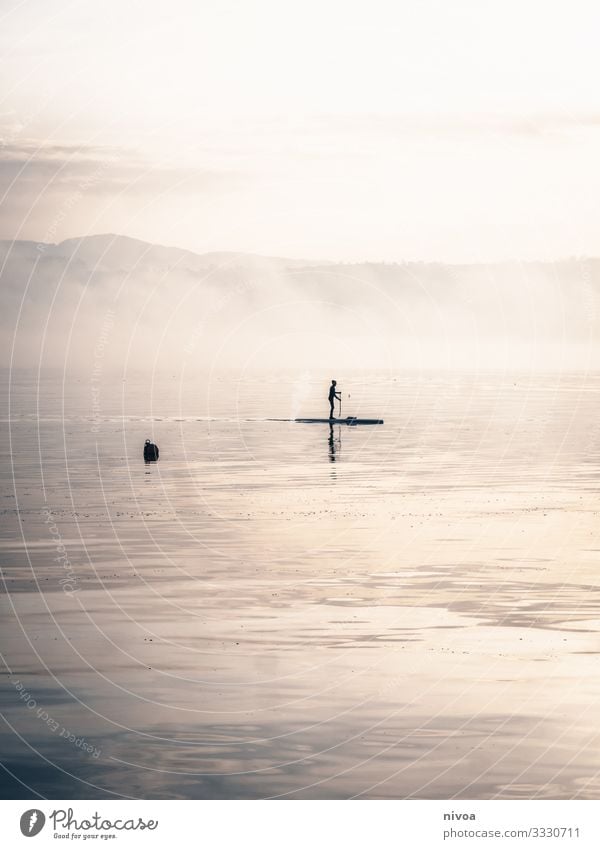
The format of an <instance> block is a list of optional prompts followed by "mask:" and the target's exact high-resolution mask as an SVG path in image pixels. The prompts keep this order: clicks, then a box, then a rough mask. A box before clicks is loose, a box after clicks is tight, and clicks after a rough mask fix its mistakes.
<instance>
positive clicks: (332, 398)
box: [329, 380, 342, 419]
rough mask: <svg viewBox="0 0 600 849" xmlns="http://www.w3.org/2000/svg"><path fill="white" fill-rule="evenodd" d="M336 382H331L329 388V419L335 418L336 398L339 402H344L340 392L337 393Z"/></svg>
mask: <svg viewBox="0 0 600 849" xmlns="http://www.w3.org/2000/svg"><path fill="white" fill-rule="evenodd" d="M335 387H336V381H335V380H332V381H331V386H330V387H329V418H330V419H332V418H333V417H334V416H333V405H334V404H335V401H336V398H337V400H338V401H341V400H342V395H341V393H340V392H337V391H336V388H335Z"/></svg>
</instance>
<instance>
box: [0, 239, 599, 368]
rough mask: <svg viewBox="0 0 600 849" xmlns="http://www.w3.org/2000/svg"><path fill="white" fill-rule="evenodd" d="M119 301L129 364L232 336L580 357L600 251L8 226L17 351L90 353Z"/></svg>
mask: <svg viewBox="0 0 600 849" xmlns="http://www.w3.org/2000/svg"><path fill="white" fill-rule="evenodd" d="M107 316H109V317H110V323H111V331H110V337H111V342H110V346H108V347H106V351H105V354H104V356H105V358H106V362H107V363H110V364H111V365H112V366H115V367H118V366H119V364H120V363H121V362H122V361H123V358H126V359H127V361H128V362H132V363H136V364H137V365H144V364H146V363H147V362H148V361H149V359H156V356H157V351H160V352H161V356H163V357H164V358H165V361H168V362H169V363H173V362H180V361H182V358H184V359H185V357H186V356H192V354H191V352H193V355H194V356H195V357H199V358H200V359H201V360H202V361H203V362H206V361H207V360H208V359H210V358H211V357H214V356H215V355H216V354H215V352H218V355H219V357H222V358H223V362H227V364H229V365H236V364H239V363H242V362H252V363H253V364H263V365H264V364H266V365H268V364H269V363H270V362H273V361H274V362H276V363H277V364H281V365H293V366H303V365H306V364H310V363H313V362H326V363H329V362H332V361H333V362H338V361H339V362H340V363H342V362H344V363H346V362H347V363H351V364H352V363H354V362H360V363H361V364H362V363H364V364H370V365H372V366H373V367H375V366H378V367H379V366H386V365H387V364H390V363H392V362H393V367H394V368H396V367H404V366H405V365H417V366H419V365H423V364H427V365H428V366H432V367H435V366H436V365H437V364H438V363H439V365H440V366H442V367H446V366H448V365H449V364H450V365H456V366H468V365H473V366H478V365H481V366H482V367H485V366H486V365H491V366H494V367H496V366H499V365H500V366H502V365H503V364H504V363H508V362H509V361H510V362H511V364H512V361H513V360H514V359H515V357H517V355H518V358H520V359H522V360H523V361H524V363H525V364H528V363H529V364H531V363H533V362H535V363H536V364H537V363H538V360H539V361H540V362H541V364H543V363H544V362H546V363H550V362H563V363H567V361H568V362H571V360H573V365H576V364H577V363H579V362H580V360H581V359H582V358H583V359H585V360H586V362H587V363H589V362H592V361H594V362H595V360H594V358H595V357H596V345H597V341H598V339H599V334H600V260H599V259H595V258H593V259H588V258H582V259H565V260H562V261H559V262H553V263H548V262H525V263H522V262H504V263H490V264H487V265H486V264H462V265H446V264H443V263H426V262H423V263H419V262H407V263H367V262H365V263H336V262H323V261H317V262H311V261H310V260H304V261H303V260H291V259H286V258H282V257H263V256H257V255H253V254H244V253H226V252H212V253H205V254H195V253H193V252H191V251H186V250H182V249H180V248H172V247H165V246H163V245H154V244H150V243H148V242H143V241H140V240H137V239H131V238H128V237H125V236H115V235H110V234H106V235H98V236H86V237H83V238H80V239H68V240H66V241H64V242H61V243H60V244H57V245H54V244H43V243H42V244H38V243H36V242H31V241H16V242H10V241H2V242H0V338H1V341H2V351H3V357H2V359H3V363H4V364H6V363H8V362H10V361H11V358H12V363H13V365H14V364H17V365H31V364H37V363H38V362H39V361H41V362H42V363H43V364H48V365H62V364H64V363H65V362H67V363H78V364H87V366H86V367H88V366H89V364H90V362H92V361H93V359H94V353H93V351H94V340H95V339H97V338H98V336H99V334H100V335H101V329H102V327H103V322H104V323H105V322H106V317H107ZM105 335H106V334H105ZM186 352H187V353H186ZM261 352H262V353H261ZM573 358H575V359H573ZM575 360H577V363H575ZM263 361H264V362H263Z"/></svg>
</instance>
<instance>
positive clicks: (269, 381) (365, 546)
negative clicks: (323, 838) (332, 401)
mask: <svg viewBox="0 0 600 849" xmlns="http://www.w3.org/2000/svg"><path fill="white" fill-rule="evenodd" d="M330 377H331V375H328V374H327V375H321V374H316V373H314V372H305V373H294V374H288V373H275V372H274V373H273V374H270V375H264V374H262V375H261V374H258V373H246V374H233V373H221V374H218V375H215V374H199V375H198V376H197V377H196V378H195V379H194V381H190V380H186V382H184V383H182V382H181V381H180V380H179V377H178V376H177V375H173V376H171V375H169V374H167V375H162V376H160V377H156V376H155V377H154V378H152V377H150V376H143V375H135V374H132V375H127V378H126V380H122V379H121V378H118V377H114V376H110V375H104V374H98V375H96V376H90V375H89V374H88V375H83V376H79V377H71V378H70V379H69V380H68V381H66V382H65V381H64V380H63V376H62V375H61V374H60V373H55V372H43V373H42V374H41V375H38V374H36V373H33V372H18V371H17V372H13V373H12V375H9V374H7V373H4V375H3V399H4V402H5V403H4V405H3V413H2V424H1V426H2V440H1V443H0V447H1V451H2V483H3V487H2V504H1V509H2V520H3V521H2V536H1V539H0V551H1V553H2V575H3V579H4V584H3V588H2V592H3V595H2V599H1V601H0V603H1V612H2V634H1V647H2V648H1V651H2V658H1V660H2V661H3V664H2V677H1V679H0V681H1V685H2V690H1V700H0V707H1V712H2V719H3V722H2V739H1V747H0V751H1V762H2V765H3V767H4V770H3V774H2V777H1V778H0V781H1V782H2V795H3V796H4V797H5V798H6V797H15V798H25V797H29V796H38V795H39V796H44V797H50V798H102V797H107V798H119V797H124V798H130V797H135V798H137V797H141V798H264V797H284V798H350V797H361V798H531V797H540V798H572V797H577V798H597V797H598V795H599V793H600V778H599V775H600V773H599V770H600V757H599V746H598V743H599V741H600V710H599V708H600V676H599V675H598V670H599V658H600V639H599V638H600V569H599V563H600V539H599V530H598V529H599V523H598V513H599V510H600V428H599V425H598V421H599V413H600V377H599V376H597V375H590V374H558V373H555V374H547V375H539V374H537V375H532V374H515V375H512V374H511V375H494V374H487V375H482V374H467V373H465V374H442V375H440V374H427V373H424V374H410V375H406V374H383V373H378V374H368V373H363V374H360V375H358V376H357V375H343V374H339V375H337V377H338V380H339V383H340V386H341V388H342V392H343V411H342V412H343V415H347V414H353V415H359V416H365V417H373V416H376V417H382V418H384V419H385V424H384V425H383V426H381V427H346V426H335V427H334V428H333V429H331V430H330V428H329V426H328V425H308V424H296V423H294V422H293V421H290V419H293V418H294V417H296V416H301V415H304V416H324V415H327V410H328V406H327V400H326V394H327V388H328V382H329V380H328V379H329V378H330ZM348 395H350V396H351V397H348ZM147 437H149V438H153V439H154V440H155V441H156V442H157V443H158V445H159V447H160V452H161V453H160V460H159V462H158V463H156V464H151V465H146V464H144V462H143V460H142V446H143V442H144V439H145V438H147Z"/></svg>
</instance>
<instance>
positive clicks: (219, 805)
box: [0, 800, 600, 849]
mask: <svg viewBox="0 0 600 849" xmlns="http://www.w3.org/2000/svg"><path fill="white" fill-rule="evenodd" d="M0 823H1V828H2V830H1V838H0V846H2V847H3V849H4V847H10V848H11V849H12V847H23V846H25V845H29V846H35V847H43V846H49V845H51V844H52V845H53V846H57V845H61V844H60V843H59V841H61V842H64V841H67V840H68V841H71V842H77V843H79V844H83V843H85V844H87V845H90V844H91V843H93V844H94V845H96V846H98V845H106V844H109V845H115V846H119V847H125V846H136V847H137V846H148V847H169V846H176V845H183V846H191V845H193V846H210V847H215V849H220V847H244V849H254V847H256V848H257V849H282V847H284V849H306V848H307V847H309V849H314V847H327V849H336V847H341V848H342V849H365V847H377V849H379V847H381V849H401V847H410V849H420V847H423V849H435V847H460V846H464V847H480V846H490V847H507V849H527V847H539V848H540V849H541V847H561V849H562V847H564V849H566V847H577V849H597V847H599V846H600V802H596V801H560V802H555V801H535V802H534V801H473V802H465V801H460V802H444V801H437V800H436V801H397V802H394V801H392V802H389V801H385V802H378V801H264V802H262V801H139V802H137V801H134V802H130V801H77V800H75V801H52V802H45V801H39V800H35V801H32V800H25V801H5V802H1V803H0ZM31 840H33V841H34V842H32V843H31V842H28V841H31ZM115 841H118V844H117V843H115Z"/></svg>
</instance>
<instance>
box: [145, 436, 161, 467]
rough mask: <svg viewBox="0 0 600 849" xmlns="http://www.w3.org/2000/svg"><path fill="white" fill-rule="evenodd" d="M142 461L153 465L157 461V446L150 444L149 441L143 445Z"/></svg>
mask: <svg viewBox="0 0 600 849" xmlns="http://www.w3.org/2000/svg"><path fill="white" fill-rule="evenodd" d="M144 460H145V462H146V463H154V462H156V460H158V445H155V444H154V443H153V442H150V440H149V439H147V440H146V442H145V443H144Z"/></svg>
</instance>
